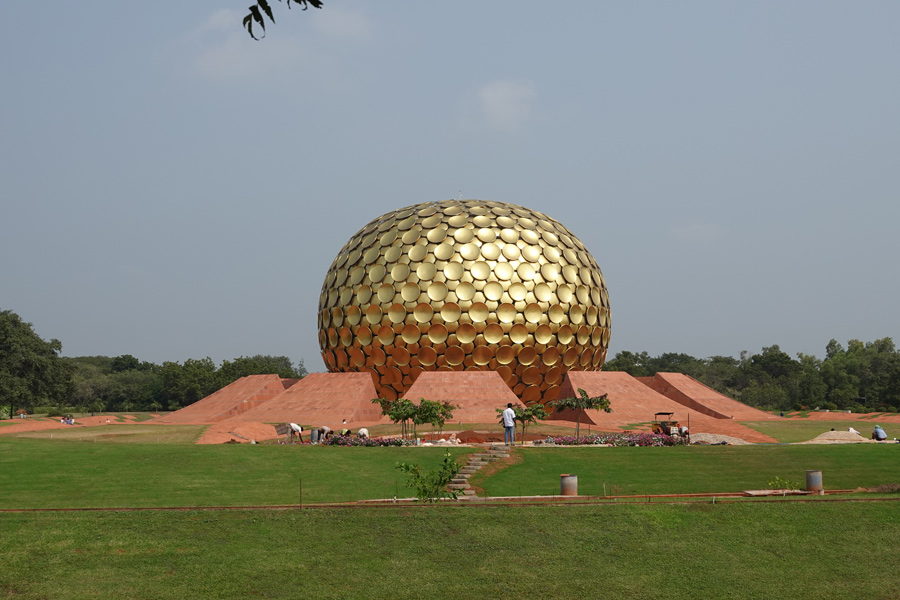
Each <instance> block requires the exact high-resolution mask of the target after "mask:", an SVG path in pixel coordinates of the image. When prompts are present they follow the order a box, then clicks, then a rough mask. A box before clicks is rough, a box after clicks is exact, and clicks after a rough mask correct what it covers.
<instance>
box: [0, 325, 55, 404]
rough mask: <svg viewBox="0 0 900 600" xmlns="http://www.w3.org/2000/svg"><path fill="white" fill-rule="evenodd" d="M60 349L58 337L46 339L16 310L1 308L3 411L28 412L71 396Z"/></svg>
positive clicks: (1, 389)
mask: <svg viewBox="0 0 900 600" xmlns="http://www.w3.org/2000/svg"><path fill="white" fill-rule="evenodd" d="M60 350H62V344H61V343H60V341H59V340H50V341H49V342H47V341H45V340H43V339H41V337H40V336H39V335H38V334H37V333H35V331H34V329H33V328H32V325H31V323H26V322H24V321H22V319H21V318H20V317H19V315H17V314H16V313H14V312H12V311H10V310H2V311H0V404H3V405H4V409H7V408H8V410H4V412H5V413H10V414H12V413H17V412H18V411H20V410H27V411H28V412H31V408H32V407H33V406H34V405H35V404H38V403H41V402H57V401H62V400H64V399H65V398H67V397H68V396H69V395H70V393H71V382H72V377H71V373H70V366H69V364H68V363H66V362H65V361H64V360H62V359H60V357H59V352H60ZM4 416H9V414H4Z"/></svg>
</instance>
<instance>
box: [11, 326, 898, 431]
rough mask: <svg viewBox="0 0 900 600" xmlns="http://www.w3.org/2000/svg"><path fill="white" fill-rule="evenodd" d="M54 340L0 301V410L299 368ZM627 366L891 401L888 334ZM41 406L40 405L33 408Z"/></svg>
mask: <svg viewBox="0 0 900 600" xmlns="http://www.w3.org/2000/svg"><path fill="white" fill-rule="evenodd" d="M61 349H62V344H61V343H60V342H59V340H50V341H45V340H43V339H41V338H40V337H39V336H38V335H37V334H36V333H35V332H34V330H33V328H32V326H31V324H30V323H25V322H23V321H22V320H21V319H20V318H19V316H18V315H17V314H15V313H14V312H12V311H8V310H5V311H4V310H0V416H5V415H6V414H7V413H9V411H10V410H17V409H25V410H27V411H28V412H34V409H35V408H36V407H40V408H47V407H50V408H51V409H52V410H56V411H65V410H76V411H78V412H89V411H98V412H102V411H142V410H151V411H155V410H177V409H179V408H182V407H184V406H187V405H188V404H192V403H194V402H196V401H197V400H200V399H201V398H204V397H205V396H208V395H209V394H211V393H213V392H215V391H216V390H218V389H220V388H222V387H224V386H226V385H228V384H229V383H231V382H233V381H235V380H237V379H240V378H241V377H244V376H246V375H260V374H276V375H279V376H280V377H284V378H300V377H304V376H305V375H306V368H304V366H303V361H302V360H301V361H300V362H299V363H298V364H297V365H294V363H293V362H292V361H291V359H289V358H288V357H286V356H267V355H257V356H251V357H249V358H248V357H240V358H236V359H234V360H232V361H228V360H226V361H223V362H222V364H221V365H219V366H216V364H215V363H214V362H213V361H212V359H210V358H203V359H199V360H197V359H188V360H186V361H184V362H183V363H178V362H168V361H167V362H164V363H162V364H161V365H157V364H153V363H149V362H146V361H141V360H139V359H137V358H135V357H134V356H131V355H130V354H125V355H122V356H116V357H112V358H110V357H107V356H82V357H78V358H65V357H60V356H59V352H60V351H61ZM603 370H605V371H625V372H627V373H630V374H631V375H635V376H651V375H653V374H655V373H658V372H674V373H684V374H686V375H690V376H691V377H693V378H695V379H697V380H699V381H701V382H702V383H705V384H706V385H708V386H710V387H711V388H713V389H715V390H718V391H719V392H721V393H723V394H725V395H727V396H731V397H732V398H735V399H737V400H740V401H742V402H744V403H746V404H749V405H751V406H757V407H759V408H762V409H766V410H792V409H793V410H803V409H807V408H808V409H815V408H820V409H829V410H852V411H854V412H871V411H889V412H896V411H897V409H898V408H900V352H898V351H897V349H896V348H895V347H894V342H893V340H891V338H884V339H880V340H876V341H874V342H866V343H863V342H861V341H859V340H850V341H849V342H848V344H847V348H844V347H843V346H841V344H839V343H838V342H837V341H835V340H831V341H830V342H828V345H827V346H826V347H825V359H824V360H820V359H818V358H816V357H815V356H810V355H806V354H802V353H801V354H798V355H797V357H796V358H792V357H791V356H790V355H788V354H786V353H785V352H782V351H781V349H780V348H779V347H778V346H769V347H767V348H763V349H762V352H760V353H759V354H753V355H749V354H748V353H747V352H742V353H741V357H740V358H739V359H738V358H734V357H731V356H712V357H710V358H694V357H693V356H690V355H688V354H676V353H666V354H661V355H659V356H657V357H652V356H650V355H649V354H647V353H646V352H641V353H634V352H628V351H625V352H619V353H618V354H616V356H615V358H613V359H612V360H609V361H607V363H606V364H605V365H604V366H603ZM41 412H44V411H41Z"/></svg>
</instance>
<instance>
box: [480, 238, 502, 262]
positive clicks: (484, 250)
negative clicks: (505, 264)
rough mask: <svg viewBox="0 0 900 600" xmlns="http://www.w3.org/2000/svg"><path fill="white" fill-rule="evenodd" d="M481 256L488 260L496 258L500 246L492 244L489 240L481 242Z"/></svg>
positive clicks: (498, 254) (498, 256) (498, 255)
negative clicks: (485, 242)
mask: <svg viewBox="0 0 900 600" xmlns="http://www.w3.org/2000/svg"><path fill="white" fill-rule="evenodd" d="M481 256H483V257H485V258H486V259H488V260H497V259H498V258H500V248H499V247H498V246H497V244H492V243H490V242H488V243H487V244H483V245H482V246H481Z"/></svg>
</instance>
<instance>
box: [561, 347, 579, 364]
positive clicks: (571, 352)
mask: <svg viewBox="0 0 900 600" xmlns="http://www.w3.org/2000/svg"><path fill="white" fill-rule="evenodd" d="M576 362H578V348H569V349H568V350H566V353H565V354H563V364H564V365H566V366H567V367H571V366H572V365H574V364H575V363H576Z"/></svg>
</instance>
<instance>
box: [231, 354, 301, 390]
mask: <svg viewBox="0 0 900 600" xmlns="http://www.w3.org/2000/svg"><path fill="white" fill-rule="evenodd" d="M248 375H278V376H279V377H282V378H284V379H302V378H303V377H306V367H304V366H303V361H302V360H301V361H300V362H299V363H298V364H297V366H294V363H293V362H292V361H291V359H290V358H288V357H287V356H269V355H263V354H257V355H255V356H250V357H246V356H241V357H240V358H236V359H234V360H233V361H227V360H226V361H223V362H222V366H221V367H219V378H220V385H221V386H222V387H224V386H226V385H228V384H229V383H231V382H233V381H237V380H238V379H240V378H241V377H247V376H248Z"/></svg>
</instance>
